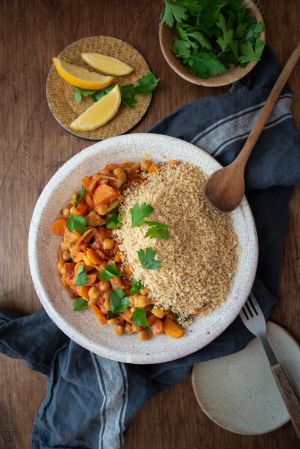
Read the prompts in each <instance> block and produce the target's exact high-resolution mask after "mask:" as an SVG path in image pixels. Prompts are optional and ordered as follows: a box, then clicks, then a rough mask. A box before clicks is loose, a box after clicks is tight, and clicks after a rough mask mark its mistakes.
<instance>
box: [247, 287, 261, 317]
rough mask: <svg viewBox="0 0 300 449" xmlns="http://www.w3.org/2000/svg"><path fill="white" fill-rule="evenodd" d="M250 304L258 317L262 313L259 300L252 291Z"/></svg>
mask: <svg viewBox="0 0 300 449" xmlns="http://www.w3.org/2000/svg"><path fill="white" fill-rule="evenodd" d="M249 302H250V303H251V305H252V307H253V309H254V311H255V313H256V315H258V314H259V313H260V312H261V313H262V310H261V308H260V305H259V304H258V302H257V299H256V298H255V296H254V294H253V292H252V291H251V292H250V298H249Z"/></svg>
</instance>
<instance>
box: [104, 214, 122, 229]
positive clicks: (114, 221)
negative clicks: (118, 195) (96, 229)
mask: <svg viewBox="0 0 300 449" xmlns="http://www.w3.org/2000/svg"><path fill="white" fill-rule="evenodd" d="M121 226H122V216H121V214H120V213H118V214H113V215H110V216H108V217H107V219H106V227H107V228H108V229H118V228H121Z"/></svg>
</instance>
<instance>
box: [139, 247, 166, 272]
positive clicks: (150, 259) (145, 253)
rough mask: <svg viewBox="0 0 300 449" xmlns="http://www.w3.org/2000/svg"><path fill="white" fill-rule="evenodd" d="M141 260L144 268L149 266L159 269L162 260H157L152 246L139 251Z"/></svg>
mask: <svg viewBox="0 0 300 449" xmlns="http://www.w3.org/2000/svg"><path fill="white" fill-rule="evenodd" d="M138 257H139V261H140V263H141V265H142V267H143V268H147V269H148V270H158V268H159V266H160V264H161V261H160V260H155V259H154V257H155V251H154V249H153V248H151V246H149V247H147V248H146V249H145V250H144V249H140V250H139V251H138Z"/></svg>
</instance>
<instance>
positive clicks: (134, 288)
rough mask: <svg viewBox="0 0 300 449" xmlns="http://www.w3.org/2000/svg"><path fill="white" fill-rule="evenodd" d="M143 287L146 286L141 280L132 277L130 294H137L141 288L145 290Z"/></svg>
mask: <svg viewBox="0 0 300 449" xmlns="http://www.w3.org/2000/svg"><path fill="white" fill-rule="evenodd" d="M143 288H145V286H144V284H142V283H141V281H137V280H136V279H132V281H131V287H130V293H129V296H133V295H137V294H138V293H140V291H141V290H143Z"/></svg>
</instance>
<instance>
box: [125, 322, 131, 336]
mask: <svg viewBox="0 0 300 449" xmlns="http://www.w3.org/2000/svg"><path fill="white" fill-rule="evenodd" d="M125 333H126V334H127V335H131V334H132V333H133V330H132V326H131V324H129V323H126V324H125Z"/></svg>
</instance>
